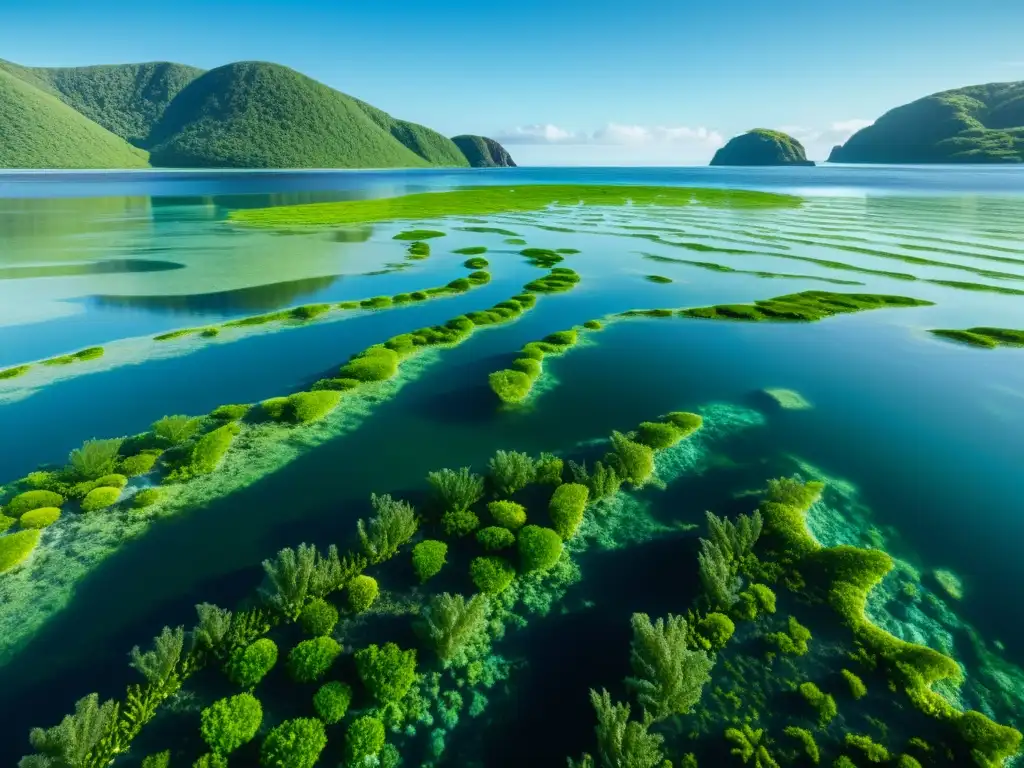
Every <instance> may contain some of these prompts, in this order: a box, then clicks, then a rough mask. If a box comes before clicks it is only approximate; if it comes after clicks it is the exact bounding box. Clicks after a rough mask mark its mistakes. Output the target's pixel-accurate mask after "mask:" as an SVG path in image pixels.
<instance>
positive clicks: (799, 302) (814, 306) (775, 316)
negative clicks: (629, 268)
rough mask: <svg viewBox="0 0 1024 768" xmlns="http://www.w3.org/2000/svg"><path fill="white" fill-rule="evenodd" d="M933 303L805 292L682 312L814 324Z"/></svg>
mask: <svg viewBox="0 0 1024 768" xmlns="http://www.w3.org/2000/svg"><path fill="white" fill-rule="evenodd" d="M932 303H933V302H930V301H924V300H922V299H912V298H908V297H906V296H890V295H886V294H874V293H833V292H830V291H804V292H803V293H792V294H788V295H786V296H777V297H776V298H774V299H766V300H764V301H755V302H754V303H753V304H718V305H715V306H713V307H694V308H691V309H683V310H680V312H679V314H681V315H684V316H686V317H697V318H703V319H707V320H746V321H754V322H760V321H766V320H767V321H773V322H779V321H782V322H804V323H811V322H815V321H817V320H823V319H824V318H826V317H833V316H834V315H843V314H849V313H853V312H863V311H865V310H869V309H885V308H891V307H928V306H931V305H932Z"/></svg>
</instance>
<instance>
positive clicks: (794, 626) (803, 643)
mask: <svg viewBox="0 0 1024 768" xmlns="http://www.w3.org/2000/svg"><path fill="white" fill-rule="evenodd" d="M787 626H788V632H770V633H768V634H766V635H765V636H764V639H765V641H766V642H767V643H769V644H771V645H774V646H775V647H776V648H778V649H779V652H780V653H784V654H786V655H787V656H803V655H805V654H806V653H807V650H808V649H807V641H808V640H810V639H811V630H809V629H808V628H807V627H805V626H804V625H803V624H801V623H800V622H799V621H797V620H796V617H795V616H790V617H789V620H788V623H787Z"/></svg>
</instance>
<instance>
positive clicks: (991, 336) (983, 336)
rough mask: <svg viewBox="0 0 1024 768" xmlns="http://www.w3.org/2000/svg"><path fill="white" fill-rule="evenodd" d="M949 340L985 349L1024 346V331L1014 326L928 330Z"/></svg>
mask: <svg viewBox="0 0 1024 768" xmlns="http://www.w3.org/2000/svg"><path fill="white" fill-rule="evenodd" d="M928 332H929V333H931V334H934V335H935V336H938V337H940V338H943V339H947V340H949V341H958V342H960V343H962V344H970V345H971V346H975V347H984V348H985V349H995V348H996V347H1000V346H1003V347H1024V331H1020V330H1015V329H1013V328H986V327H981V328H967V329H966V330H949V329H943V328H938V329H932V330H929V331H928Z"/></svg>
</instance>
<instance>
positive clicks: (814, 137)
mask: <svg viewBox="0 0 1024 768" xmlns="http://www.w3.org/2000/svg"><path fill="white" fill-rule="evenodd" d="M873 122H874V120H862V119H860V118H853V119H851V120H836V121H835V122H833V123H831V124H830V125H829V126H828V127H827V128H807V127H805V126H801V125H782V126H779V128H778V130H780V131H782V132H783V133H788V134H789V135H790V136H792V137H793V138H794V139H796V140H797V141H799V142H800V143H801V144H803V145H804V147H805V148H807V149H810V147H812V146H815V145H817V146H827V147H828V148H829V149H831V148H832V147H833V146H835V145H836V144H845V143H846V140H847V139H848V138H850V137H851V136H853V134H855V133H856V132H857V131H859V130H860V129H861V128H866V127H867V126H869V125H871V124H872V123H873Z"/></svg>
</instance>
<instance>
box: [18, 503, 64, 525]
mask: <svg viewBox="0 0 1024 768" xmlns="http://www.w3.org/2000/svg"><path fill="white" fill-rule="evenodd" d="M8 519H12V518H8ZM59 519H60V509H58V508H57V507H41V508H39V509H33V510H31V511H29V512H26V513H25V514H24V515H22V516H21V519H20V520H19V521H18V523H19V524H20V525H21V527H22V528H48V527H49V526H51V525H53V524H54V523H56V522H57V521H58V520H59Z"/></svg>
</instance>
